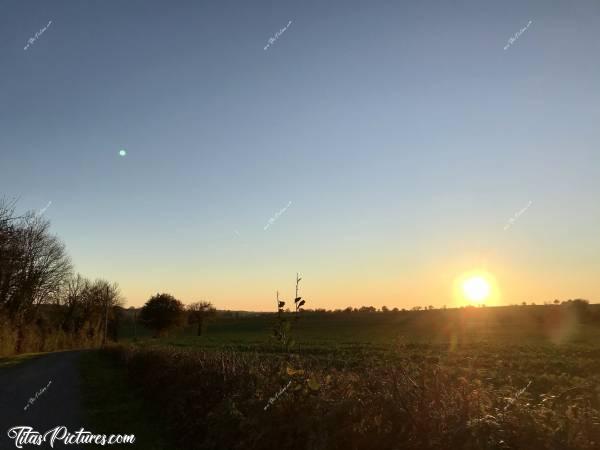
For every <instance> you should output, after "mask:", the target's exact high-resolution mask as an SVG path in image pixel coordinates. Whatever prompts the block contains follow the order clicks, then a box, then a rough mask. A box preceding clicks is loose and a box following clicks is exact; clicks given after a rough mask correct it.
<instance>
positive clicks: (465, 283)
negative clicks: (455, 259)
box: [454, 269, 500, 305]
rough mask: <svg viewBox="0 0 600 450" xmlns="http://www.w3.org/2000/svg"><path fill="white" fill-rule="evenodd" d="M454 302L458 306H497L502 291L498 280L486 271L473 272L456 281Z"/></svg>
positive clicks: (463, 274)
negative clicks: (468, 304) (466, 303)
mask: <svg viewBox="0 0 600 450" xmlns="http://www.w3.org/2000/svg"><path fill="white" fill-rule="evenodd" d="M454 300H455V302H456V303H457V304H459V305H460V304H464V302H465V300H466V301H467V302H468V303H470V304H477V305H480V304H483V303H485V304H488V305H489V304H496V303H497V302H498V301H500V290H499V287H498V285H497V283H496V278H495V277H494V276H493V275H492V274H491V273H489V272H487V271H485V270H478V269H475V270H471V271H468V272H464V273H462V274H461V275H460V276H458V277H457V278H456V279H455V280H454Z"/></svg>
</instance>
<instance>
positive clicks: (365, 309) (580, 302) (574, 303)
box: [219, 298, 590, 317]
mask: <svg viewBox="0 0 600 450" xmlns="http://www.w3.org/2000/svg"><path fill="white" fill-rule="evenodd" d="M589 304H590V302H589V300H584V299H580V298H578V299H574V300H563V301H560V300H558V299H557V300H554V301H553V302H545V303H544V306H559V305H563V306H566V307H573V308H576V309H579V310H581V311H587V309H588V308H587V306H588V305H589ZM516 306H541V305H536V303H535V302H531V303H529V304H527V302H523V303H521V304H520V305H510V306H497V307H492V308H509V307H516ZM464 308H468V309H472V308H486V306H485V305H484V304H482V305H480V306H473V305H468V306H460V307H458V308H456V307H455V308H446V305H444V306H442V307H441V308H436V307H434V306H433V305H429V306H413V307H412V308H410V309H406V308H401V309H399V308H388V307H387V306H382V307H381V308H376V307H375V306H361V307H360V308H356V307H354V308H353V307H352V306H348V307H347V308H344V309H339V308H338V309H324V308H317V309H303V310H302V311H303V312H306V313H374V312H382V313H397V312H408V311H433V310H446V309H464ZM285 312H290V310H289V309H287V310H286V311H285ZM219 314H222V315H229V316H231V315H234V314H238V312H237V311H219ZM245 314H246V315H248V314H252V313H249V312H245ZM254 314H262V313H254ZM236 317H237V316H236Z"/></svg>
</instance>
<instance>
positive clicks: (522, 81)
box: [0, 0, 600, 311]
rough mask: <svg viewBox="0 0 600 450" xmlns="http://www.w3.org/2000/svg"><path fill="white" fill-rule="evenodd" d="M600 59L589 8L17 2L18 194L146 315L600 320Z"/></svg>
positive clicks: (10, 137)
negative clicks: (484, 282) (481, 297)
mask: <svg viewBox="0 0 600 450" xmlns="http://www.w3.org/2000/svg"><path fill="white" fill-rule="evenodd" d="M290 22H291V23H290ZM44 27H46V29H45V30H43V31H41V30H42V29H43V28H44ZM36 33H38V35H37V36H36ZM30 38H33V42H31V41H28V40H30ZM270 39H271V41H270ZM509 40H510V41H509ZM28 43H29V45H28ZM507 46H508V48H506V49H505V47H507ZM25 47H27V48H26V49H25ZM265 47H267V48H266V50H265ZM599 54H600V3H599V2H597V1H588V0H581V1H579V0H577V1H550V0H543V1H529V2H527V1H507V2H496V1H481V0H473V1H455V2H447V1H428V0H424V1H410V2H409V1H380V0H368V1H367V0H364V1H356V0H344V1H340V0H330V1H327V2H323V1H316V0H306V1H302V2H300V1H296V2H291V1H285V0H284V1H281V0H279V1H269V2H267V1H260V0H258V1H253V2H246V1H230V0H219V1H211V2H207V1H184V0H177V1H168V2H167V1H154V0H126V1H125V0H118V1H117V0H104V1H88V0H86V1H83V0H82V1H74V0H72V1H58V0H53V1H51V2H49V1H32V2H25V1H21V0H0V196H4V197H7V198H18V199H19V201H18V209H19V210H22V211H24V210H29V209H32V210H41V209H43V208H44V207H45V206H46V205H48V204H49V202H51V204H50V206H49V207H48V208H47V209H46V211H45V212H44V213H43V214H44V217H46V218H48V219H49V220H50V221H51V223H52V230H53V232H54V233H56V234H57V235H58V236H59V237H60V238H61V239H62V240H63V241H64V242H65V244H66V245H67V248H68V250H69V253H70V255H71V257H72V260H73V263H74V265H75V268H76V270H77V271H78V272H80V273H81V274H83V275H85V276H87V277H89V278H92V279H94V278H104V279H107V280H110V281H115V282H117V283H118V284H119V286H120V287H121V291H122V293H123V296H124V297H125V299H126V303H127V306H140V305H142V304H143V303H144V302H145V301H146V300H148V298H149V297H150V296H152V295H153V294H155V293H156V292H168V293H171V294H173V295H174V296H175V297H177V298H179V299H180V300H181V301H183V302H184V303H191V302H193V301H199V300H208V301H211V302H212V303H213V304H214V305H215V306H216V307H217V308H218V309H231V310H255V311H269V310H275V309H276V304H275V292H276V291H277V290H279V292H280V295H281V296H282V297H283V298H284V299H287V300H288V301H289V300H291V299H293V295H294V289H295V278H296V273H300V275H301V276H302V281H301V284H300V292H301V295H302V296H303V298H305V299H306V300H307V304H306V307H308V308H327V309H335V308H345V307H346V306H353V307H360V306H362V305H373V306H375V307H378V308H379V307H381V306H382V305H386V306H388V307H389V308H393V307H398V308H411V307H413V306H425V305H434V306H436V307H439V306H442V305H447V306H454V305H457V304H461V301H462V304H464V299H459V298H457V297H456V295H455V294H454V283H455V280H456V279H457V277H460V276H461V275H463V274H465V273H470V271H485V273H487V274H488V275H486V276H488V277H489V279H490V280H493V281H494V295H493V297H491V298H490V299H489V301H488V304H490V305H493V304H496V305H503V304H514V303H521V302H522V301H527V302H528V303H529V302H537V303H543V302H545V301H549V302H551V301H552V300H554V299H556V298H558V299H568V298H585V299H588V300H590V301H592V302H597V301H600V276H599V274H600V233H599V231H598V230H600V201H599V198H600V147H599V142H600V139H599V138H600V128H599V126H598V124H599V119H600V89H599V87H600V86H599V84H600V63H599V62H598V55H599ZM121 150H125V152H126V154H125V156H121V155H120V151H121ZM511 219H512V220H511Z"/></svg>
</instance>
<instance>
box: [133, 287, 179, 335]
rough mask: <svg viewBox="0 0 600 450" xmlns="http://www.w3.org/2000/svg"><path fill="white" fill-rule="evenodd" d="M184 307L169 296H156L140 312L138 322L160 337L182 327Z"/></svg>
mask: <svg viewBox="0 0 600 450" xmlns="http://www.w3.org/2000/svg"><path fill="white" fill-rule="evenodd" d="M183 317H184V306H183V303H181V302H180V301H179V300H177V299H176V298H175V297H173V296H172V295H171V294H156V295H154V296H153V297H151V298H150V300H148V301H147V302H146V304H145V305H144V306H143V307H142V310H141V311H140V320H141V321H142V322H143V323H144V324H145V325H146V326H148V327H149V328H151V329H153V330H154V332H155V336H160V335H162V334H164V333H167V332H168V331H170V330H172V329H174V328H177V327H179V326H181V325H182V323H183Z"/></svg>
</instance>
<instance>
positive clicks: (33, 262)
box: [0, 199, 122, 356]
mask: <svg viewBox="0 0 600 450" xmlns="http://www.w3.org/2000/svg"><path fill="white" fill-rule="evenodd" d="M49 229H50V222H49V221H48V220H46V219H43V218H42V217H40V215H39V214H36V213H35V212H32V211H29V212H27V213H25V214H23V215H21V216H17V215H16V213H15V202H14V201H12V202H9V201H7V200H4V199H0V356H7V355H12V354H17V353H25V352H41V351H52V350H60V349H66V348H82V347H90V346H97V345H99V344H101V343H102V341H103V339H105V337H109V338H110V337H113V338H114V337H115V334H116V330H117V320H118V311H119V310H120V309H121V308H120V305H121V304H122V299H121V296H120V294H119V288H118V286H117V285H116V284H114V283H109V282H108V281H105V280H96V281H90V280H87V279H85V278H83V277H82V276H81V275H75V274H74V273H73V266H72V264H71V260H70V258H69V256H68V254H67V251H66V249H65V246H64V244H63V243H62V242H61V241H60V240H59V239H58V238H57V237H56V236H54V235H52V234H50V231H49Z"/></svg>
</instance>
